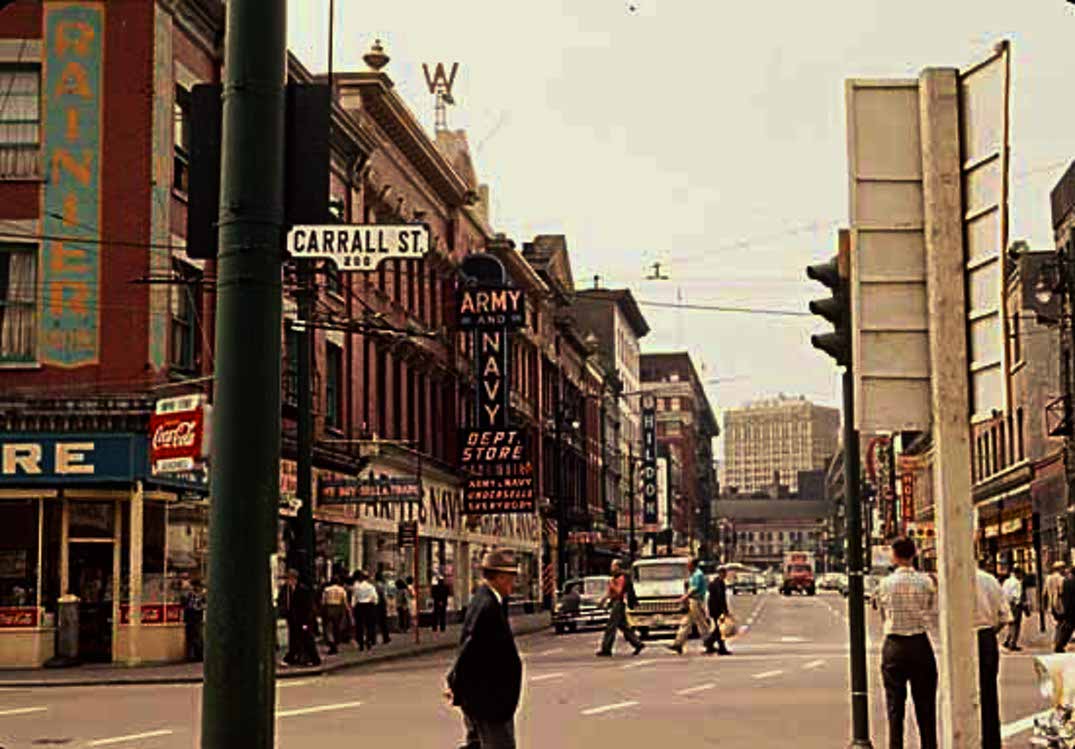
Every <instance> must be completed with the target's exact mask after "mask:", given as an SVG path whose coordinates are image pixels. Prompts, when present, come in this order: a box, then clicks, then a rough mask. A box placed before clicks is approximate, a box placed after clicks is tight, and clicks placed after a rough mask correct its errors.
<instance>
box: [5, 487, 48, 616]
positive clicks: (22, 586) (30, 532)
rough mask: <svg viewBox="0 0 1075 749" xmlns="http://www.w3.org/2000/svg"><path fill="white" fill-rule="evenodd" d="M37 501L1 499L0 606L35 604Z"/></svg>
mask: <svg viewBox="0 0 1075 749" xmlns="http://www.w3.org/2000/svg"><path fill="white" fill-rule="evenodd" d="M38 512H39V501H38V500H34V499H27V500H16V501H7V500H5V501H4V502H0V606H36V605H37V566H38V546H37V534H38V522H39V519H38Z"/></svg>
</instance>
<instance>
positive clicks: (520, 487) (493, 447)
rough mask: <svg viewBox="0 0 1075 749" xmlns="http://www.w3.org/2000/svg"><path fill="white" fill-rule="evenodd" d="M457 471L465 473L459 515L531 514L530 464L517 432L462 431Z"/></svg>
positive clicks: (521, 434)
mask: <svg viewBox="0 0 1075 749" xmlns="http://www.w3.org/2000/svg"><path fill="white" fill-rule="evenodd" d="M459 444H460V446H461V449H460V458H459V463H460V466H461V468H462V469H463V470H464V471H466V472H467V474H468V476H467V480H466V486H465V488H464V491H463V514H464V515H484V514H490V513H504V512H507V513H532V512H534V509H535V502H534V464H533V461H532V460H531V459H530V457H529V455H528V451H527V444H526V439H525V435H524V434H523V433H522V432H521V431H519V430H518V429H497V428H493V429H463V430H461V431H460V436H459Z"/></svg>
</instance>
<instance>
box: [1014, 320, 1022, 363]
mask: <svg viewBox="0 0 1075 749" xmlns="http://www.w3.org/2000/svg"><path fill="white" fill-rule="evenodd" d="M1021 322H1022V321H1021V320H1020V319H1019V313H1018V312H1016V313H1015V314H1013V315H1012V362H1013V363H1015V364H1019V363H1020V362H1022V361H1023V331H1022V324H1021Z"/></svg>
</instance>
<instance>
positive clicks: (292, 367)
mask: <svg viewBox="0 0 1075 749" xmlns="http://www.w3.org/2000/svg"><path fill="white" fill-rule="evenodd" d="M293 324H294V322H293V321H292V320H288V321H287V322H286V323H285V328H284V372H283V381H284V405H287V406H292V407H293V408H297V407H298V405H299V334H298V333H296V332H295V329H294V328H293V327H292V325H293Z"/></svg>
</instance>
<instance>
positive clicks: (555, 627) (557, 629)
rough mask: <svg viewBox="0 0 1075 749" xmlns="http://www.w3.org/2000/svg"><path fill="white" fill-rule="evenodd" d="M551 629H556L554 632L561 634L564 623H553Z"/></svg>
mask: <svg viewBox="0 0 1075 749" xmlns="http://www.w3.org/2000/svg"><path fill="white" fill-rule="evenodd" d="M553 629H555V630H556V634H558V635H562V634H563V633H564V625H563V624H554V625H553Z"/></svg>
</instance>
